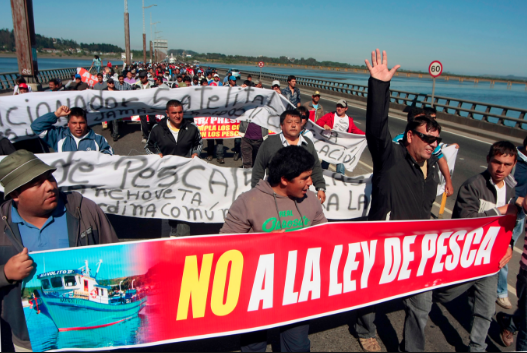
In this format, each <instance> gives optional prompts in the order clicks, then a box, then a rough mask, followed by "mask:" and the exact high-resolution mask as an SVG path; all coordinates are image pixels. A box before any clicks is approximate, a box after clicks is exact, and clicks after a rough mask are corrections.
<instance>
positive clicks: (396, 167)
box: [366, 77, 438, 221]
mask: <svg viewBox="0 0 527 353" xmlns="http://www.w3.org/2000/svg"><path fill="white" fill-rule="evenodd" d="M389 107H390V83H389V82H383V81H379V80H376V79H374V78H371V77H370V79H369V81H368V105H367V108H366V140H367V141H368V148H369V150H370V152H371V156H372V159H373V178H372V201H371V210H370V213H369V215H368V219H369V220H371V221H380V220H387V219H390V220H410V219H430V215H431V211H432V204H433V203H434V200H435V198H436V193H437V183H438V176H437V170H438V166H437V158H436V157H434V156H433V155H432V158H430V159H429V160H428V170H427V173H428V175H427V177H426V179H425V178H424V176H423V172H422V170H421V168H420V167H419V165H418V164H417V162H416V161H415V160H414V159H413V158H412V157H411V156H410V154H409V153H408V151H407V149H406V147H405V146H404V145H403V144H402V142H401V144H395V143H393V142H392V137H391V136H390V132H389V130H388V110H389Z"/></svg>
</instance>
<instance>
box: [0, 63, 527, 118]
mask: <svg viewBox="0 0 527 353" xmlns="http://www.w3.org/2000/svg"><path fill="white" fill-rule="evenodd" d="M38 64H39V69H41V70H46V69H56V68H63V67H79V66H89V65H91V60H87V59H83V60H79V59H53V58H42V59H38ZM116 64H121V61H117V62H116ZM207 65H210V66H213V67H218V68H240V69H245V70H250V71H255V72H257V71H259V67H256V66H252V65H251V66H249V65H237V64H234V65H225V64H215V63H212V64H206V63H205V64H203V65H202V66H207ZM12 71H18V66H17V59H16V58H0V72H12ZM262 72H266V73H276V74H283V75H297V76H304V77H311V78H318V79H321V80H328V81H338V82H342V83H351V84H359V85H367V84H368V77H369V75H367V74H356V73H350V72H342V71H339V72H335V71H325V70H308V69H298V68H283V67H264V68H263V69H262ZM425 76H426V78H421V79H419V78H406V77H395V78H394V79H393V80H392V82H391V86H390V87H391V88H392V89H395V90H401V91H408V92H415V93H422V94H432V80H431V79H430V78H429V77H428V76H427V75H425ZM283 84H285V82H282V85H283ZM435 95H436V96H445V97H452V98H458V99H462V100H470V101H476V102H484V103H488V104H495V105H503V106H508V107H514V108H517V109H527V90H526V85H524V84H513V85H512V88H511V89H507V84H506V83H501V82H496V84H495V85H494V87H490V83H489V82H480V83H479V84H474V83H473V82H459V81H457V80H450V81H444V80H442V79H441V78H439V79H437V80H436V90H435ZM444 103H445V101H444V100H439V104H444ZM463 108H466V109H470V108H471V104H464V105H463ZM476 110H479V111H484V110H485V107H484V106H478V107H477V108H476ZM491 113H493V114H497V115H501V113H502V110H501V109H496V108H493V109H492V110H491ZM462 115H464V116H466V115H467V114H466V113H462ZM519 115H520V113H519V112H514V111H509V112H507V116H509V117H512V118H518V117H519ZM474 118H475V119H482V116H480V115H475V116H474ZM489 121H491V122H496V121H497V119H492V118H490V119H489ZM505 124H506V125H509V126H513V125H514V123H513V122H508V121H506V122H505ZM526 127H527V126H525V124H524V126H523V128H526Z"/></svg>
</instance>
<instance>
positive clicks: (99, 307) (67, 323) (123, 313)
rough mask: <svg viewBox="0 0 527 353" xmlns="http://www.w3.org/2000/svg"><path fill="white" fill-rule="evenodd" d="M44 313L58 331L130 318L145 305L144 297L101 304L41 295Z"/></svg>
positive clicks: (101, 325)
mask: <svg viewBox="0 0 527 353" xmlns="http://www.w3.org/2000/svg"><path fill="white" fill-rule="evenodd" d="M40 299H42V301H43V303H44V305H45V307H46V309H47V310H46V311H47V313H46V314H49V317H50V318H51V319H52V320H53V322H54V323H55V325H56V326H57V329H58V330H59V331H76V330H92V329H97V328H101V327H107V326H111V325H115V324H118V323H120V322H123V321H125V320H128V319H131V318H133V317H135V316H136V315H137V314H139V311H140V310H141V309H142V308H143V307H144V306H145V303H146V298H142V299H139V300H137V301H134V302H131V303H123V304H101V303H96V302H92V301H89V300H85V299H78V298H61V297H48V296H41V297H40Z"/></svg>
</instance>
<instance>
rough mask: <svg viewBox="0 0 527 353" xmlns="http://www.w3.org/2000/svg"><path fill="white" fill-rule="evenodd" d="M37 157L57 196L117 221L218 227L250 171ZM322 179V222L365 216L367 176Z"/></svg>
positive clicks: (93, 155) (157, 161)
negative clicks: (70, 195)
mask: <svg viewBox="0 0 527 353" xmlns="http://www.w3.org/2000/svg"><path fill="white" fill-rule="evenodd" d="M3 157H5V156H2V157H1V158H0V160H1V159H3ZM38 157H39V158H40V159H42V160H43V161H44V162H45V163H47V164H48V165H50V166H53V167H54V168H57V170H56V171H55V173H54V176H55V179H56V180H57V182H58V184H59V186H60V187H61V188H62V190H63V191H70V190H75V191H78V192H80V193H81V194H83V195H84V196H85V197H87V198H89V199H91V200H93V201H94V202H96V203H97V204H98V205H99V206H100V207H101V208H102V210H103V211H104V212H105V213H108V214H116V215H121V216H129V217H142V218H163V219H179V220H184V221H188V222H205V223H223V222H224V218H225V216H226V215H227V211H228V210H229V208H230V206H231V204H232V202H233V201H234V200H236V198H237V197H238V196H239V195H240V194H241V193H243V192H245V191H248V190H250V188H251V174H252V170H251V169H241V168H224V167H217V166H215V165H213V164H209V163H206V162H205V161H203V160H201V159H199V158H193V159H189V158H183V157H177V156H165V157H163V158H160V157H159V156H158V155H143V156H109V155H106V154H102V153H98V152H62V153H47V154H39V155H38ZM326 173H327V174H325V175H324V178H325V179H326V184H327V191H326V202H325V203H324V205H323V206H324V210H325V213H326V217H327V218H329V219H351V218H357V217H362V216H365V215H366V212H367V209H368V206H369V201H370V195H371V181H370V175H363V176H359V177H354V178H347V177H342V175H340V174H336V173H335V174H332V173H329V172H326ZM2 190H3V189H2Z"/></svg>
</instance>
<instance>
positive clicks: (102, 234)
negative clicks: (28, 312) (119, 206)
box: [0, 150, 118, 352]
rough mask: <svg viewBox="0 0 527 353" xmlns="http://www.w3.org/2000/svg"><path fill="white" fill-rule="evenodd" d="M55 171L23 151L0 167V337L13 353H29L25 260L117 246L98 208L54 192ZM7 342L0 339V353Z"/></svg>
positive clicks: (78, 196)
mask: <svg viewBox="0 0 527 353" xmlns="http://www.w3.org/2000/svg"><path fill="white" fill-rule="evenodd" d="M54 171H55V168H52V167H50V166H48V165H47V164H45V163H44V162H42V161H41V160H40V159H39V158H37V157H36V156H35V155H34V154H33V153H31V152H28V151H26V150H19V151H16V152H14V153H12V154H10V155H9V156H7V157H5V158H4V159H3V160H2V161H1V162H0V183H1V184H2V186H3V187H4V190H5V195H6V196H5V197H6V199H7V201H5V202H4V203H3V204H2V205H1V206H0V218H1V219H2V221H1V222H2V225H1V227H0V246H1V248H2V251H1V252H0V270H1V271H0V290H1V291H2V296H1V306H2V318H3V320H5V321H6V322H7V325H4V324H5V323H6V322H3V323H2V332H3V333H4V332H9V331H11V336H12V340H13V344H14V348H15V351H17V352H22V351H31V343H30V341H29V334H28V331H27V327H26V320H25V316H24V310H23V308H22V302H21V300H20V298H21V290H22V282H23V280H24V278H26V277H27V276H29V275H30V273H31V272H32V270H33V268H34V266H33V260H31V258H30V257H29V255H28V252H32V251H45V250H54V249H63V248H71V247H79V246H90V245H97V244H109V243H116V242H118V239H117V235H116V234H115V231H114V229H113V227H112V225H111V223H110V221H109V220H108V218H107V217H106V215H105V214H104V212H103V211H102V210H101V208H100V207H99V206H97V204H96V203H94V202H93V201H91V200H89V199H87V198H85V197H83V196H82V195H81V194H79V193H78V192H68V193H64V192H61V191H59V189H58V186H57V181H56V180H55V178H54V177H53V172H54ZM5 338H6V337H2V350H4V351H5V350H9V347H5V346H4V342H5Z"/></svg>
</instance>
